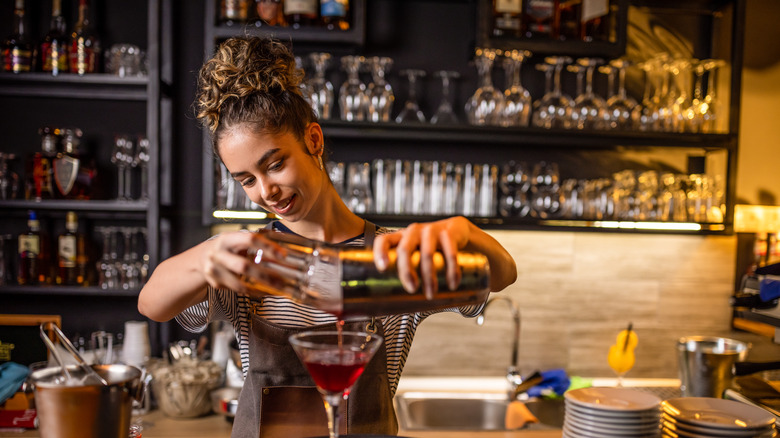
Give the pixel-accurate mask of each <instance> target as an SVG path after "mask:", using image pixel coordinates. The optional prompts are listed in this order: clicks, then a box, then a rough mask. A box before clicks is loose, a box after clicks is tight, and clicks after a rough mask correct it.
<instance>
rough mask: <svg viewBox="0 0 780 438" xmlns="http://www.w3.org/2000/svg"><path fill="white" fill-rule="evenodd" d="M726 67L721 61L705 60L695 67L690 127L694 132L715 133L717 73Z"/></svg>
mask: <svg viewBox="0 0 780 438" xmlns="http://www.w3.org/2000/svg"><path fill="white" fill-rule="evenodd" d="M725 65H726V61H723V60H722V59H705V60H702V61H701V62H700V63H699V64H698V65H697V66H696V83H695V86H694V100H693V106H692V112H693V114H692V117H693V118H692V122H693V123H692V125H693V128H694V129H693V131H694V132H700V133H704V134H711V133H713V132H715V131H716V129H717V126H716V122H717V120H718V117H717V114H718V112H717V108H716V106H717V104H718V103H719V102H718V100H717V98H716V87H717V71H718V69H719V68H720V67H723V66H725ZM705 74H706V75H707V92H706V95H704V96H702V94H704V92H703V88H704V75H705Z"/></svg>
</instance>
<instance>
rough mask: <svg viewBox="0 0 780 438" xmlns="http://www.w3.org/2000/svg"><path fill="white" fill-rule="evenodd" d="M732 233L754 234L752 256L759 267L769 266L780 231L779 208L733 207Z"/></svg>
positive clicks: (742, 205) (773, 206)
mask: <svg viewBox="0 0 780 438" xmlns="http://www.w3.org/2000/svg"><path fill="white" fill-rule="evenodd" d="M734 231H735V232H737V233H755V234H756V241H755V243H756V244H755V245H754V256H755V258H756V262H757V264H759V265H767V264H769V259H770V258H771V256H772V254H773V252H774V251H775V246H776V244H777V233H778V231H780V206H776V205H745V204H737V205H735V206H734Z"/></svg>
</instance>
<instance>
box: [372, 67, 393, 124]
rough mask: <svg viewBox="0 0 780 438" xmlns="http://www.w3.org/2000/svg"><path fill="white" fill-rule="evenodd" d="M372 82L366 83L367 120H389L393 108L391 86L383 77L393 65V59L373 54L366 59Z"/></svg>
mask: <svg viewBox="0 0 780 438" xmlns="http://www.w3.org/2000/svg"><path fill="white" fill-rule="evenodd" d="M368 65H369V67H370V68H371V78H372V82H371V84H369V85H368V91H367V94H368V120H369V121H370V122H389V121H390V112H391V111H392V110H393V102H395V96H394V95H393V87H391V86H390V83H389V82H387V80H386V79H385V74H386V73H387V71H388V70H390V67H392V65H393V59H392V58H388V57H386V56H374V57H372V58H369V59H368Z"/></svg>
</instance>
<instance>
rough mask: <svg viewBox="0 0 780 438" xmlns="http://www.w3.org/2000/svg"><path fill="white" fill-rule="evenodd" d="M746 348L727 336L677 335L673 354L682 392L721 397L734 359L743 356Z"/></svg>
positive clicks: (740, 342)
mask: <svg viewBox="0 0 780 438" xmlns="http://www.w3.org/2000/svg"><path fill="white" fill-rule="evenodd" d="M749 349H750V344H749V343H746V342H742V341H737V340H734V339H728V338H719V337H707V336H689V337H685V338H680V339H679V340H678V341H677V354H678V359H679V366H680V383H681V385H680V390H681V391H682V395H683V396H685V397H718V398H722V397H723V392H724V391H725V390H726V389H728V388H730V387H731V383H732V380H733V378H734V374H733V371H732V367H733V365H734V363H735V362H737V361H743V360H745V357H747V353H748V350H749Z"/></svg>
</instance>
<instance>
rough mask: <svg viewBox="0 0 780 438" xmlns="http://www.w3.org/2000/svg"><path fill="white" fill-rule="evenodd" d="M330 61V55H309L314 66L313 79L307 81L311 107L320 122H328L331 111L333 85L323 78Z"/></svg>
mask: <svg viewBox="0 0 780 438" xmlns="http://www.w3.org/2000/svg"><path fill="white" fill-rule="evenodd" d="M330 59H331V55H330V53H309V60H310V61H311V63H312V65H313V66H314V78H313V79H312V80H311V81H309V91H310V99H311V105H312V107H313V108H314V111H316V112H317V117H319V118H320V119H322V120H329V119H330V116H331V112H332V110H333V84H331V83H330V81H329V80H327V79H326V78H325V71H327V69H328V66H329V65H330Z"/></svg>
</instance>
